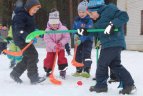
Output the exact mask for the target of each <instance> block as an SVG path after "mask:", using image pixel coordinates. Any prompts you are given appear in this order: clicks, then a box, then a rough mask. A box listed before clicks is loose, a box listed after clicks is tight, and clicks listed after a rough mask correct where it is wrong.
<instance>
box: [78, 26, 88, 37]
mask: <svg viewBox="0 0 143 96" xmlns="http://www.w3.org/2000/svg"><path fill="white" fill-rule="evenodd" d="M77 33H78V35H81V36H87V35H88V32H87V30H86V29H85V28H81V29H77Z"/></svg>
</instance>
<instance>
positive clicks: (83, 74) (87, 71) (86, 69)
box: [81, 67, 90, 78]
mask: <svg viewBox="0 0 143 96" xmlns="http://www.w3.org/2000/svg"><path fill="white" fill-rule="evenodd" d="M89 72H90V67H85V68H84V72H82V73H81V76H82V77H85V78H89V77H90V74H89Z"/></svg>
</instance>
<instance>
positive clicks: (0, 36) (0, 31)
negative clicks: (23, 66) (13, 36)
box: [0, 24, 8, 54]
mask: <svg viewBox="0 0 143 96" xmlns="http://www.w3.org/2000/svg"><path fill="white" fill-rule="evenodd" d="M7 35H8V28H7V27H6V26H2V24H0V54H1V52H2V51H3V50H4V49H6V48H7V42H6V41H5V39H6V37H7Z"/></svg>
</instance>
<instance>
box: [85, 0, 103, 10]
mask: <svg viewBox="0 0 143 96" xmlns="http://www.w3.org/2000/svg"><path fill="white" fill-rule="evenodd" d="M103 5H105V2H104V0H89V3H88V11H90V12H93V11H98V10H99V8H100V7H102V6H103Z"/></svg>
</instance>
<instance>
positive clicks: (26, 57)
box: [10, 0, 45, 84]
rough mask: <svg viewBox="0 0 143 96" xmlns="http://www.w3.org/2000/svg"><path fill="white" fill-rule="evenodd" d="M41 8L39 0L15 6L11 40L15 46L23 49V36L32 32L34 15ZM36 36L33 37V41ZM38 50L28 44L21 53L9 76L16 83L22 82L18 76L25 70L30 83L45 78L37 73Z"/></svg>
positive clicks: (31, 0) (30, 0)
mask: <svg viewBox="0 0 143 96" xmlns="http://www.w3.org/2000/svg"><path fill="white" fill-rule="evenodd" d="M40 8H41V4H40V2H39V0H27V2H26V3H25V5H24V7H17V8H16V9H15V10H14V12H15V16H14V17H13V20H12V33H13V40H14V43H15V44H16V46H18V47H19V48H20V49H23V48H24V47H25V46H26V45H27V43H25V38H26V36H27V35H28V34H30V33H31V32H33V31H34V30H35V29H36V27H35V21H34V15H35V14H36V12H37V11H38V10H39V9H40ZM35 42H36V38H35V39H33V43H35ZM38 61H39V60H38V52H37V50H36V48H35V47H34V45H33V44H32V45H30V46H29V48H28V49H27V50H25V51H24V53H23V58H22V61H20V62H19V63H18V64H17V65H16V66H15V67H14V68H13V70H12V72H11V73H10V77H11V78H12V79H13V80H14V81H15V82H17V83H22V80H21V79H20V76H21V75H22V74H23V73H24V71H25V70H27V72H28V73H27V75H28V77H29V79H30V82H31V84H37V83H40V82H42V81H44V80H45V78H44V77H39V74H38V67H37V63H38Z"/></svg>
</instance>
